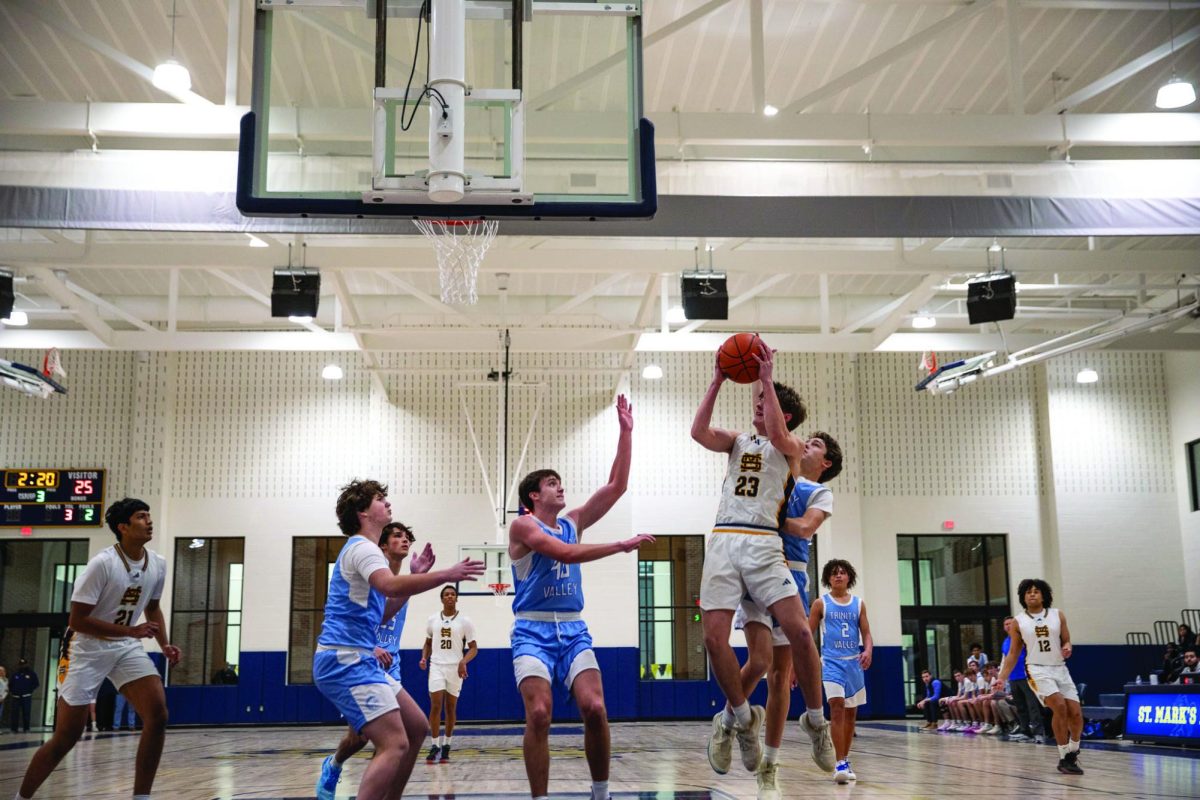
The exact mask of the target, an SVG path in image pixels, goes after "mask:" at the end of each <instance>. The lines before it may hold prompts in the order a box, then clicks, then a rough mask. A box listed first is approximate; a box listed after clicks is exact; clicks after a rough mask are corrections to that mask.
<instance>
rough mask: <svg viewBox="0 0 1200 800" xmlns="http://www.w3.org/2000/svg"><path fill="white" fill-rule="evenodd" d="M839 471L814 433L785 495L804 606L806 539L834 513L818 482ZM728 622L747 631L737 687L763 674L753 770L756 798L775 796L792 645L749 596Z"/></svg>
mask: <svg viewBox="0 0 1200 800" xmlns="http://www.w3.org/2000/svg"><path fill="white" fill-rule="evenodd" d="M841 471H842V448H841V446H839V445H838V443H837V441H836V440H835V439H834V438H833V437H832V436H830V435H829V434H827V433H821V432H817V433H814V434H813V435H812V436H811V437H810V438H809V439H808V441H807V442H805V446H804V455H802V456H801V457H800V477H797V478H796V479H795V482H796V485H795V486H794V487H793V488H792V494H791V496H790V497H789V498H788V505H787V521H786V522H785V523H784V526H783V529H782V530H781V531H780V535H781V536H782V538H783V553H784V556H785V557H786V558H787V563H788V569H790V570H791V571H792V577H793V578H794V579H795V580H796V588H797V589H798V590H799V593H800V602H801V603H802V604H803V605H804V610H805V613H807V612H808V554H809V543H810V542H811V540H812V537H813V536H814V535H815V534H816V532H817V528H819V527H821V523H823V522H824V521H825V520H826V519H827V518H828V517H829V516H830V515H831V514H832V513H833V493H832V492H831V491H829V488H828V487H826V486H823V485H822V484H823V483H825V482H826V481H830V480H832V479H833V478H835V477H837V476H838V475H839V474H840V473H841ZM733 625H734V627H735V628H738V629H740V630H741V631H742V632H743V633H744V634H745V636H746V650H747V658H746V663H745V664H743V665H742V673H741V675H742V690H743V692H745V694H746V695H747V696H749V694H750V693H751V692H752V691H754V687H755V686H756V685H758V681H759V680H760V679H761V678H762V676H763V675H764V674H765V675H766V676H767V714H766V726H765V729H764V735H763V740H764V747H763V759H762V763H761V764H760V765H759V767H758V773H757V775H756V777H757V779H758V800H779V797H780V790H779V777H778V773H779V748H780V746H781V745H782V743H783V728H784V724H785V723H786V722H787V714H788V707H789V703H790V701H791V685H792V648H791V645H790V644H788V640H787V636H785V635H784V633H783V629H782V628H780V627H779V625H778V623H777V621H776V620H775V619H773V618H772V617H771V615H770V614H768V613H767V612H766V610H765V609H762V608H760V607H759V606H758V605H757V604H756V603H755V602H754V601H753V600H749V599H745V598H744V599H743V600H742V604H741V605H740V606H739V607H738V610H737V612H736V613H735V614H734V617H733Z"/></svg>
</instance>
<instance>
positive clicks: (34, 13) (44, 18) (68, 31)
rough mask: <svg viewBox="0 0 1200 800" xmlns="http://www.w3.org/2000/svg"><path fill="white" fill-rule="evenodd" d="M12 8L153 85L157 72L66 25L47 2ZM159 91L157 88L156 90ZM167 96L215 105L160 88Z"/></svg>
mask: <svg viewBox="0 0 1200 800" xmlns="http://www.w3.org/2000/svg"><path fill="white" fill-rule="evenodd" d="M8 5H9V7H11V8H14V9H17V10H18V11H22V12H24V13H25V14H28V15H29V16H31V17H34V18H35V19H37V20H38V21H39V22H42V23H43V24H45V25H46V26H47V27H49V28H52V29H53V30H56V31H58V32H59V33H62V34H65V35H67V36H70V37H71V38H72V39H74V40H75V41H77V42H79V43H80V44H82V45H84V46H85V47H87V48H89V49H91V50H94V51H95V52H97V53H99V54H100V55H102V56H104V57H105V58H107V59H109V60H110V61H113V62H114V63H116V64H117V65H118V66H120V67H122V68H124V69H126V70H128V71H129V72H132V73H133V74H134V75H136V76H138V77H139V78H141V79H142V80H144V81H146V83H149V84H151V85H153V80H154V70H153V68H151V67H148V66H146V65H145V64H143V63H142V62H140V61H138V60H137V59H134V58H131V57H129V56H128V55H126V54H125V53H122V52H121V51H120V50H117V49H116V48H115V47H113V46H112V45H110V44H109V43H108V42H105V41H103V40H101V39H97V38H96V37H95V36H92V35H91V34H90V33H88V32H87V31H84V30H81V29H79V28H77V27H75V26H74V25H69V24H67V23H66V22H65V20H66V19H67V17H66V16H65V15H64V14H61V13H56V12H55V10H54V9H53V8H51V7H49V6H48V5H47V4H46V3H39V2H33V1H32V0H8ZM155 88H156V89H157V87H155ZM157 90H158V91H161V92H164V93H165V94H167V95H169V96H171V97H174V98H175V99H176V100H178V101H179V102H181V103H195V104H198V105H212V101H211V100H209V99H208V98H206V97H202V96H200V95H198V94H196V93H195V92H193V91H191V90H188V91H184V92H165V90H162V89H157Z"/></svg>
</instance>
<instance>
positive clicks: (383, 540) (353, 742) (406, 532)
mask: <svg viewBox="0 0 1200 800" xmlns="http://www.w3.org/2000/svg"><path fill="white" fill-rule="evenodd" d="M416 540H417V539H416V537H415V536H414V535H413V532H412V530H411V529H410V528H409V527H408V526H406V525H405V524H404V523H402V522H391V523H388V524H387V525H385V526H383V534H382V536H381V537H380V539H379V547H380V549H381V550H383V554H384V556H386V557H387V560H388V567H389V568H390V569H391V570H392V574H393V575H399V574H400V567H401V565H402V564H404V559H405V558H407V557H408V551H409V549H410V548H411V547H412V544H413V542H415V541H416ZM434 561H435V557H434V555H433V547H432V546H431V545H429V544H428V543H426V544H425V549H424V550H423V551H422V552H421V554H420V555H418V556H416V557H415V558H414V559H413V560H412V567H411V571H412V574H414V575H421V574H423V573H426V572H428V571H429V570H430V568H431V567H433V563H434ZM372 591H374V590H372ZM407 618H408V602H407V601H406V602H405V603H404V605H402V606H401V607H400V610H399V611H397V612H396V613H395V614H394V615H392V617H391V619H385V620H383V621H382V622H380V623H379V626H378V627H377V628H375V660H376V661H377V662H379V666H381V667H383V669H384V670H385V671H386V672H387V674H388V675H390V676H391V677H392V678H393V679H394V680H395V681H396V683H397V684H399V683H400V682H401V681H400V635H401V634H402V633H403V632H404V621H405V620H406V619H407ZM405 691H407V690H405ZM410 744H411V743H410ZM366 746H367V739H366V737H364V736H362V735H360V734H359V733H358V732H357V731H355V730H354V728H348V729H347V730H346V733H345V735H343V736H342V741H341V742H339V743H338V746H337V750H335V751H334V753H333V755H331V756H326V757H325V761H324V762H322V764H321V777H320V779H319V780H318V781H317V800H333V796H334V793H335V792H336V791H337V784H338V781H339V780H340V779H341V776H342V766H343V765H344V764H345V763H346V762H347V761H348V760H350V757H351V756H353V755H354V754H355V753H357V752H358V751H359V750H362V749H363V748H364V747H366Z"/></svg>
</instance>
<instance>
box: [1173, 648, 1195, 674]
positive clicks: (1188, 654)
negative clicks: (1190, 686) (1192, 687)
mask: <svg viewBox="0 0 1200 800" xmlns="http://www.w3.org/2000/svg"><path fill="white" fill-rule="evenodd" d="M1175 682H1176V683H1200V657H1198V656H1197V654H1196V648H1195V647H1189V648H1188V649H1187V650H1184V651H1183V666H1182V667H1181V668H1180V670H1179V672H1178V674H1177V675H1176V676H1175Z"/></svg>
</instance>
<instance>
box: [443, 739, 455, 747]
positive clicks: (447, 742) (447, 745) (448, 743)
mask: <svg viewBox="0 0 1200 800" xmlns="http://www.w3.org/2000/svg"><path fill="white" fill-rule="evenodd" d="M453 741H454V737H453V736H443V737H442V744H444V745H445V746H446V747H449V746H450V745H451V743H452V742H453Z"/></svg>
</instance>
